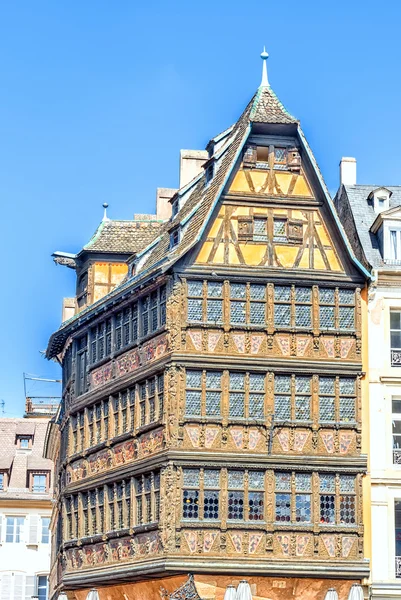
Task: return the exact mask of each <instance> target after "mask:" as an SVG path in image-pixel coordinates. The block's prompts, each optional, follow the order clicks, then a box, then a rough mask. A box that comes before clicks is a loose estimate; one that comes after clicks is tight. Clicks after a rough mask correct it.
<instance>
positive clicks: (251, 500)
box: [248, 471, 265, 521]
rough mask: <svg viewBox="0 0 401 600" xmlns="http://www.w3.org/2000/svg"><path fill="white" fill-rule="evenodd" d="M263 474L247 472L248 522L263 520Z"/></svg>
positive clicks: (260, 472) (261, 472)
mask: <svg viewBox="0 0 401 600" xmlns="http://www.w3.org/2000/svg"><path fill="white" fill-rule="evenodd" d="M264 489H265V473H264V471H248V520H249V521H263V520H264V518H265V516H264V515H265V493H264Z"/></svg>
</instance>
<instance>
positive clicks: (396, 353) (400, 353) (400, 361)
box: [391, 350, 401, 367]
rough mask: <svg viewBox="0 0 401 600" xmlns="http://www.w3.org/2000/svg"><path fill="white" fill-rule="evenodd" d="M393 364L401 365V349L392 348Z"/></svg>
mask: <svg viewBox="0 0 401 600" xmlns="http://www.w3.org/2000/svg"><path fill="white" fill-rule="evenodd" d="M391 366H392V367H401V350H391Z"/></svg>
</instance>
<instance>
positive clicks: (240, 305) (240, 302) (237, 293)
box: [230, 283, 247, 325]
mask: <svg viewBox="0 0 401 600" xmlns="http://www.w3.org/2000/svg"><path fill="white" fill-rule="evenodd" d="M246 321H247V319H246V284H245V283H231V284H230V322H231V323H232V324H241V325H244V324H245V323H246Z"/></svg>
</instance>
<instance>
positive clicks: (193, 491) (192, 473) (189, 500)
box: [182, 469, 200, 519]
mask: <svg viewBox="0 0 401 600" xmlns="http://www.w3.org/2000/svg"><path fill="white" fill-rule="evenodd" d="M182 474H183V484H184V489H183V491H182V516H183V518H184V519H198V518H199V479H200V471H199V469H183V471H182Z"/></svg>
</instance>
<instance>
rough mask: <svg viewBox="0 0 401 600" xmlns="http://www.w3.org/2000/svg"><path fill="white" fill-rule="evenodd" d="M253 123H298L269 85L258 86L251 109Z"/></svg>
mask: <svg viewBox="0 0 401 600" xmlns="http://www.w3.org/2000/svg"><path fill="white" fill-rule="evenodd" d="M250 120H251V121H252V122H254V123H284V124H285V123H298V121H297V119H295V117H293V116H292V115H290V113H289V112H288V111H287V110H286V109H285V108H284V105H283V104H282V103H281V102H280V100H279V99H278V98H277V96H276V94H275V93H274V91H273V90H272V88H271V87H260V88H259V90H258V92H257V94H256V96H255V102H254V105H253V108H252V111H251V115H250Z"/></svg>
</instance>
